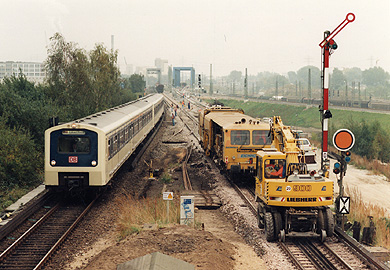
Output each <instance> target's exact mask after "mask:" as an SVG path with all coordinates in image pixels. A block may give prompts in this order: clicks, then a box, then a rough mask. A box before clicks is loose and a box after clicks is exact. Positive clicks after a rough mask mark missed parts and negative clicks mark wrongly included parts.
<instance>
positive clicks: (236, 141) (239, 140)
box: [230, 130, 250, 145]
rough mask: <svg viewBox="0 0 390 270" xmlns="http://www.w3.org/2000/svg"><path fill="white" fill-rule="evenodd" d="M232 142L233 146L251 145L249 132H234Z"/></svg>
mask: <svg viewBox="0 0 390 270" xmlns="http://www.w3.org/2000/svg"><path fill="white" fill-rule="evenodd" d="M230 142H231V144H232V145H249V144H250V135H249V130H232V132H231V140H230Z"/></svg>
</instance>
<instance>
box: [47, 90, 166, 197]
mask: <svg viewBox="0 0 390 270" xmlns="http://www.w3.org/2000/svg"><path fill="white" fill-rule="evenodd" d="M163 113H164V98H163V95H161V94H152V95H148V96H146V97H143V98H139V99H137V100H135V101H132V102H128V103H125V104H123V105H120V106H117V107H115V108H112V109H109V110H106V111H102V112H99V113H96V114H93V115H90V116H87V117H85V118H81V119H78V120H75V121H73V122H69V123H66V124H61V125H58V126H54V127H51V128H49V129H47V130H46V131H45V185H46V188H48V189H54V190H56V191H71V190H75V189H76V190H90V189H94V188H100V187H104V186H106V185H107V184H108V183H109V182H110V180H111V179H112V178H113V176H114V175H115V173H116V172H117V171H118V169H119V168H120V167H121V166H122V165H123V163H124V162H125V161H126V160H127V159H128V158H129V157H130V155H131V154H132V153H133V152H134V151H135V150H136V148H137V146H138V145H139V144H140V143H141V142H142V141H143V140H144V139H145V137H146V136H147V135H148V134H149V133H150V131H151V130H152V129H153V128H154V127H155V126H156V124H157V123H158V122H159V121H160V119H161V118H162V116H163Z"/></svg>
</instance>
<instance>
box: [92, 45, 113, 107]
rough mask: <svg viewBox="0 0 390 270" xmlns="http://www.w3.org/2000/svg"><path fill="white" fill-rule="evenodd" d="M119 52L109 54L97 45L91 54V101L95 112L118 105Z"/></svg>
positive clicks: (101, 46)
mask: <svg viewBox="0 0 390 270" xmlns="http://www.w3.org/2000/svg"><path fill="white" fill-rule="evenodd" d="M117 57H118V52H117V51H112V52H108V51H107V49H106V48H105V47H104V46H103V45H102V44H96V45H95V48H94V50H92V51H91V52H90V53H89V58H90V73H91V74H90V77H91V93H92V95H91V97H90V98H91V100H92V102H93V106H94V110H95V111H101V110H104V109H106V108H109V107H110V106H111V105H118V100H117V99H116V97H118V95H119V92H120V89H119V76H120V72H119V68H118V66H117Z"/></svg>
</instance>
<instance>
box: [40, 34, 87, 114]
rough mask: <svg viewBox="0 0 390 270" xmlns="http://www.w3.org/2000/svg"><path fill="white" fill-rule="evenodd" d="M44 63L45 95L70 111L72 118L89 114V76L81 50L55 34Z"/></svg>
mask: <svg viewBox="0 0 390 270" xmlns="http://www.w3.org/2000/svg"><path fill="white" fill-rule="evenodd" d="M50 41H51V47H50V48H49V49H48V57H47V60H46V61H45V68H46V73H47V82H48V84H49V88H48V91H47V94H48V96H49V97H51V98H52V100H55V101H56V102H57V103H58V104H59V105H61V106H68V107H69V108H71V111H72V114H73V117H74V118H77V117H79V116H83V115H86V114H88V113H89V112H91V110H92V109H91V105H92V104H91V102H90V101H91V95H90V94H91V93H90V89H91V76H90V65H89V61H88V56H87V54H86V53H85V51H84V50H82V49H79V48H77V45H76V44H75V43H72V42H66V41H65V39H64V37H63V36H62V35H61V34H59V33H55V34H54V36H53V37H51V38H50Z"/></svg>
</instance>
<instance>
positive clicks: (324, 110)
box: [319, 13, 355, 176]
mask: <svg viewBox="0 0 390 270" xmlns="http://www.w3.org/2000/svg"><path fill="white" fill-rule="evenodd" d="M354 20H355V15H354V14H353V13H348V14H347V16H346V18H345V19H344V21H343V22H342V23H341V24H340V25H339V26H337V27H336V29H334V30H333V31H332V32H330V31H325V32H324V39H323V41H322V42H321V43H320V44H319V46H320V47H321V49H322V76H321V77H322V89H323V105H322V107H320V116H321V123H322V145H321V146H322V155H321V169H322V171H323V172H324V175H325V176H329V163H330V162H329V159H328V120H329V118H331V117H332V113H331V112H330V111H329V108H328V105H329V56H330V55H331V54H332V53H333V51H334V50H336V49H337V43H336V42H335V41H334V40H333V38H334V37H335V36H336V35H337V34H338V33H339V32H340V31H341V30H342V29H343V28H344V27H345V26H346V25H347V24H349V23H350V22H353V21H354Z"/></svg>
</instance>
